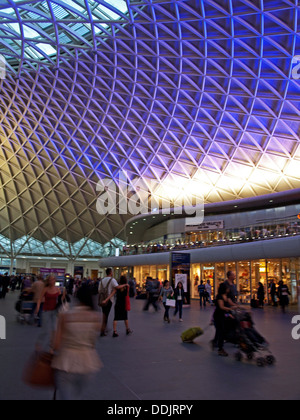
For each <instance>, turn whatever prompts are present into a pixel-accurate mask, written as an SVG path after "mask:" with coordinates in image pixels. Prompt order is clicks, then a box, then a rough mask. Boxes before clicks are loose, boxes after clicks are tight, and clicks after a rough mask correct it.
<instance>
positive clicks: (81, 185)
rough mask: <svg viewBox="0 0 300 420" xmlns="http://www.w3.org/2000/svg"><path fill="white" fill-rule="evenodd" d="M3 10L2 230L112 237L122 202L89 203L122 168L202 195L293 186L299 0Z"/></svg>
mask: <svg viewBox="0 0 300 420" xmlns="http://www.w3.org/2000/svg"><path fill="white" fill-rule="evenodd" d="M121 3H122V4H121ZM118 4H119V6H118ZM47 8H48V9H47ZM0 17H1V24H0V53H1V54H2V55H3V56H4V57H5V58H6V61H7V77H6V79H5V80H2V82H1V85H0V86H1V96H0V110H1V115H0V141H1V151H0V182H1V184H0V217H1V219H0V235H3V237H8V238H10V239H12V240H13V241H15V240H18V239H20V238H22V237H24V235H31V236H32V238H35V239H36V240H39V241H42V242H45V241H46V240H47V239H49V238H56V237H59V238H61V239H62V240H64V241H67V242H68V243H74V242H76V241H80V240H81V239H82V238H88V239H89V240H93V241H96V242H99V243H103V244H104V243H106V242H108V241H109V240H111V239H112V238H114V237H120V238H121V237H122V230H123V228H124V224H125V221H126V215H118V214H116V215H107V216H106V217H100V215H99V214H98V213H97V210H96V201H97V197H98V195H97V191H96V185H97V182H98V180H99V178H103V177H106V178H112V179H114V178H116V177H117V176H118V173H119V172H120V171H125V172H126V173H127V174H128V176H129V178H131V179H133V178H135V177H141V178H143V179H156V180H157V181H158V182H159V183H161V184H163V183H164V181H165V180H169V179H170V178H171V179H182V180H185V181H188V180H193V182H195V183H197V185H198V186H199V190H201V192H202V193H203V194H204V198H205V202H208V203H209V202H217V201H227V200H234V199H239V198H245V197H254V196H259V195H263V194H268V193H273V192H279V191H285V190H290V189H294V188H299V187H300V169H299V167H300V165H299V164H300V142H299V124H300V123H299V121H300V118H299V114H300V106H299V100H300V81H299V80H298V79H297V77H295V75H296V76H297V74H295V62H296V63H297V60H296V61H295V57H296V58H297V56H298V55H300V42H299V32H300V31H299V29H300V14H299V6H298V1H297V0H251V1H250V0H214V1H213V0H202V1H200V0H192V1H190V0H189V1H160V0H158V1H130V2H129V1H127V2H125V1H124V2H121V1H120V2H119V3H118V2H117V1H114V2H110V1H107V2H103V1H92V0H78V1H71V0H67V1H66V0H64V1H58V0H57V1H54V0H51V1H50V0H47V1H28V0H27V1H18V2H13V1H12V0H9V1H6V0H0ZM26 28H29V29H26ZM30 31H31V33H30ZM30 34H31V35H30ZM29 35H30V36H31V38H30V36H29ZM299 61H300V57H299ZM299 77H300V76H299Z"/></svg>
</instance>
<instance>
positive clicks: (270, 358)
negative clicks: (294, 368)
mask: <svg viewBox="0 0 300 420" xmlns="http://www.w3.org/2000/svg"><path fill="white" fill-rule="evenodd" d="M266 362H267V364H268V365H274V363H275V357H274V356H272V355H271V354H270V355H269V356H267V357H266Z"/></svg>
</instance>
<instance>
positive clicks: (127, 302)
mask: <svg viewBox="0 0 300 420" xmlns="http://www.w3.org/2000/svg"><path fill="white" fill-rule="evenodd" d="M130 309H131V305H130V297H129V291H128V292H127V295H126V297H125V311H130Z"/></svg>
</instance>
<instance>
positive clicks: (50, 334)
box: [35, 275, 62, 351]
mask: <svg viewBox="0 0 300 420" xmlns="http://www.w3.org/2000/svg"><path fill="white" fill-rule="evenodd" d="M55 283H56V277H55V276H54V275H50V276H48V278H47V280H46V283H45V289H44V291H43V292H42V293H41V296H40V299H39V300H38V303H37V307H36V310H35V312H36V314H38V312H39V308H40V304H41V302H43V301H44V307H43V328H42V331H41V333H40V334H39V336H38V340H37V343H36V349H37V350H38V351H41V350H42V349H43V346H44V345H45V342H46V340H47V346H48V347H49V348H48V349H47V350H51V349H52V348H53V338H54V333H55V331H56V326H57V303H58V298H59V296H60V295H61V294H62V292H61V290H60V289H59V288H58V287H57V286H56V285H55Z"/></svg>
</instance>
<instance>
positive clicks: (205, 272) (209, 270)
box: [198, 263, 215, 296]
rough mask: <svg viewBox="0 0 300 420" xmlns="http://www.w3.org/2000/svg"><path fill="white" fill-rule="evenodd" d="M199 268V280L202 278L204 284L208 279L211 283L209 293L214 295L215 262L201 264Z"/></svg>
mask: <svg viewBox="0 0 300 420" xmlns="http://www.w3.org/2000/svg"><path fill="white" fill-rule="evenodd" d="M201 268H202V277H201V280H203V283H204V284H206V283H207V282H208V281H209V283H210V285H211V295H212V296H215V264H212V263H208V264H202V267H201ZM198 296H199V295H198Z"/></svg>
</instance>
